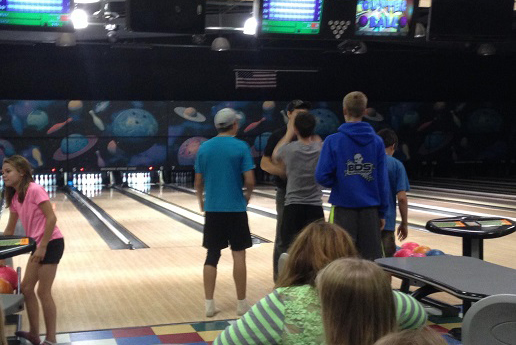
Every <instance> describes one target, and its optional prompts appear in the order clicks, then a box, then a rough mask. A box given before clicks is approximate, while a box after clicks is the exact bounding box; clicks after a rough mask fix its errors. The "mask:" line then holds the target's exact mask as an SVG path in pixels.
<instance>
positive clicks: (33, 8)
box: [0, 0, 73, 31]
mask: <svg viewBox="0 0 516 345" xmlns="http://www.w3.org/2000/svg"><path fill="white" fill-rule="evenodd" d="M72 7H73V4H72V1H71V0H39V1H38V0H0V29H13V30H36V31H38V30H43V31H73V24H72V21H71V18H70V12H71V9H72Z"/></svg>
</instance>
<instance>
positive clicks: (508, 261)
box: [257, 186, 516, 268]
mask: <svg viewBox="0 0 516 345" xmlns="http://www.w3.org/2000/svg"><path fill="white" fill-rule="evenodd" d="M257 190H258V191H260V192H265V193H268V194H270V195H274V193H275V190H274V189H273V188H271V187H270V186H265V187H258V188H257ZM443 193H444V195H445V196H447V195H449V196H450V197H453V195H454V193H445V192H443ZM326 198H327V195H325V196H324V197H323V199H326ZM462 199H463V201H466V202H470V203H480V202H481V201H480V202H479V199H478V198H474V197H472V196H470V197H466V196H462ZM270 200H271V205H272V206H271V208H272V207H274V199H270ZM324 201H325V202H327V200H324ZM411 203H413V204H418V205H420V206H423V207H424V208H427V209H413V208H410V204H411ZM436 207H441V208H449V209H453V210H455V211H456V212H463V213H465V214H479V213H482V214H492V215H502V216H507V217H511V215H512V216H516V215H515V214H514V213H513V212H510V211H503V210H493V209H492V208H490V207H488V206H481V205H474V206H469V205H463V204H459V203H454V202H453V201H450V202H447V201H440V200H439V201H436V200H429V199H422V198H415V197H410V196H409V216H408V220H409V237H408V238H407V239H406V240H405V241H404V242H416V243H419V244H421V245H426V246H429V247H430V248H433V249H440V250H442V251H444V252H445V253H447V254H452V255H462V238H460V237H452V236H445V235H439V234H434V233H430V232H428V231H422V230H423V229H424V227H425V225H426V223H427V222H428V221H429V220H431V219H436V218H444V217H450V216H454V215H450V214H449V213H447V212H446V211H444V210H437V209H435V208H436ZM325 213H326V212H325ZM397 220H398V221H400V220H401V218H400V217H399V212H398V217H397ZM396 242H397V244H398V245H400V244H402V243H404V242H400V241H398V240H396ZM514 248H516V233H513V234H511V235H508V236H505V237H501V238H494V239H489V240H485V241H484V258H485V260H486V261H489V262H493V263H496V264H499V265H502V266H507V267H512V268H516V261H515V260H513V258H514V255H513V251H514Z"/></svg>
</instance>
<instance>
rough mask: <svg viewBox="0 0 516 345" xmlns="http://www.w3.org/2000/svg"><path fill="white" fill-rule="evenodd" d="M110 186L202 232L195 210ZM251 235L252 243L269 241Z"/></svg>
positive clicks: (200, 222) (200, 217)
mask: <svg viewBox="0 0 516 345" xmlns="http://www.w3.org/2000/svg"><path fill="white" fill-rule="evenodd" d="M112 188H113V189H115V190H117V191H118V192H120V193H122V194H124V195H126V196H128V197H130V198H132V199H134V200H136V201H138V202H141V203H142V204H144V205H146V206H148V207H150V208H152V209H154V210H156V211H159V212H161V213H163V214H165V215H166V216H168V217H170V218H172V219H174V220H176V221H178V222H180V223H182V224H185V225H186V226H189V227H191V228H192V229H194V230H197V231H199V232H203V230H204V216H202V215H201V214H199V213H197V212H194V211H192V210H189V209H187V208H185V207H182V206H179V205H177V204H174V203H171V202H170V201H167V200H164V199H161V198H159V197H157V196H154V195H152V194H149V193H144V192H142V191H140V190H137V189H134V188H121V187H118V186H113V187H112ZM182 191H183V190H182ZM183 192H184V191H183ZM251 237H252V240H253V243H271V241H269V240H268V239H266V238H263V237H261V236H257V235H255V234H251Z"/></svg>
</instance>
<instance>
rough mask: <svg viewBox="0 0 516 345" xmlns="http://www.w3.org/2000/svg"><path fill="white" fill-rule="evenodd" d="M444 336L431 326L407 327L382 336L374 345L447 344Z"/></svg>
mask: <svg viewBox="0 0 516 345" xmlns="http://www.w3.org/2000/svg"><path fill="white" fill-rule="evenodd" d="M446 344H447V342H446V340H444V338H443V337H442V336H441V335H440V334H439V333H437V332H436V331H434V330H433V329H431V328H429V327H423V328H419V329H406V330H404V331H401V332H398V333H391V334H388V335H386V336H385V337H382V338H381V339H380V340H378V341H377V342H376V343H374V345H446Z"/></svg>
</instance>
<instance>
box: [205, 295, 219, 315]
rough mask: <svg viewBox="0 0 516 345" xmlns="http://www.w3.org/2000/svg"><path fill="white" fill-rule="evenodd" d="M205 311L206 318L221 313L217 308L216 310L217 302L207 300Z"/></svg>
mask: <svg viewBox="0 0 516 345" xmlns="http://www.w3.org/2000/svg"><path fill="white" fill-rule="evenodd" d="M204 306H205V310H206V317H213V316H214V315H215V314H217V313H218V312H219V310H218V309H217V308H215V300H212V299H207V300H205V305H204Z"/></svg>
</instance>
